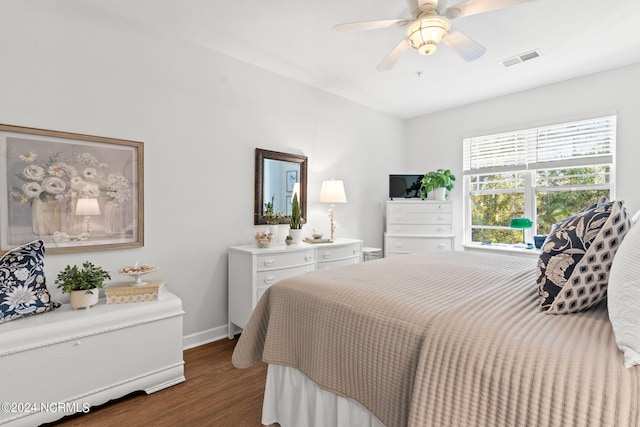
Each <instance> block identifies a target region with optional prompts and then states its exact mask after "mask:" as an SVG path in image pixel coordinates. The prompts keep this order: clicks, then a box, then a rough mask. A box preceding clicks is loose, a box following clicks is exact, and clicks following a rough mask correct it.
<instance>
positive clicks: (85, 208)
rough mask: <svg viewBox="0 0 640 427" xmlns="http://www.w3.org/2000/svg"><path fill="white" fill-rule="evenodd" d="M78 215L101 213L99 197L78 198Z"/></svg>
mask: <svg viewBox="0 0 640 427" xmlns="http://www.w3.org/2000/svg"><path fill="white" fill-rule="evenodd" d="M76 215H84V216H90V215H100V206H99V205H98V199H91V198H85V199H78V203H77V204H76Z"/></svg>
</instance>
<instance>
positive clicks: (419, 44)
mask: <svg viewBox="0 0 640 427" xmlns="http://www.w3.org/2000/svg"><path fill="white" fill-rule="evenodd" d="M450 28H451V23H450V22H449V20H448V19H447V18H445V17H443V16H439V15H431V16H426V17H424V18H421V19H417V20H415V21H413V22H412V23H411V25H409V27H408V28H407V39H408V40H409V46H411V47H412V48H413V49H416V50H417V51H418V53H420V54H422V55H430V54H432V53H433V52H435V51H436V48H437V47H438V43H440V42H441V41H442V39H443V38H444V36H445V35H447V32H448V31H449V29H450Z"/></svg>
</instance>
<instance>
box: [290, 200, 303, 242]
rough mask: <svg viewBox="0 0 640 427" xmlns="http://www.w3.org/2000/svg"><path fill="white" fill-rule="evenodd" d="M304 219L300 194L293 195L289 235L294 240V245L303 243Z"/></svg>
mask: <svg viewBox="0 0 640 427" xmlns="http://www.w3.org/2000/svg"><path fill="white" fill-rule="evenodd" d="M303 225H304V218H302V217H301V216H300V204H299V203H298V194H294V195H293V201H292V202H291V216H290V217H289V228H290V230H289V235H290V236H291V237H292V238H293V243H300V242H302V226H303Z"/></svg>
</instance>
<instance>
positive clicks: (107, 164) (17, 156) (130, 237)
mask: <svg viewBox="0 0 640 427" xmlns="http://www.w3.org/2000/svg"><path fill="white" fill-rule="evenodd" d="M0 164H2V166H3V169H4V170H5V171H6V173H4V174H0V200H1V201H2V202H1V203H0V254H3V253H5V252H7V251H8V250H10V249H13V248H15V247H18V246H20V245H23V244H25V243H29V242H31V241H33V240H38V239H39V240H42V241H44V243H45V248H46V252H47V253H54V254H55V253H69V252H87V251H97V250H112V249H124V248H136V247H142V246H144V144H143V143H142V142H139V141H130V140H124V139H116V138H109V137H101V136H92V135H84V134H79V133H71V132H61V131H54V130H45V129H37V128H29V127H23V126H13V125H4V124H0Z"/></svg>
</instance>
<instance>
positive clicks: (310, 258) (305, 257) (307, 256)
mask: <svg viewBox="0 0 640 427" xmlns="http://www.w3.org/2000/svg"><path fill="white" fill-rule="evenodd" d="M312 259H313V258H312V257H311V255H309V254H307V255H305V256H304V260H305V261H311V260H312Z"/></svg>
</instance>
